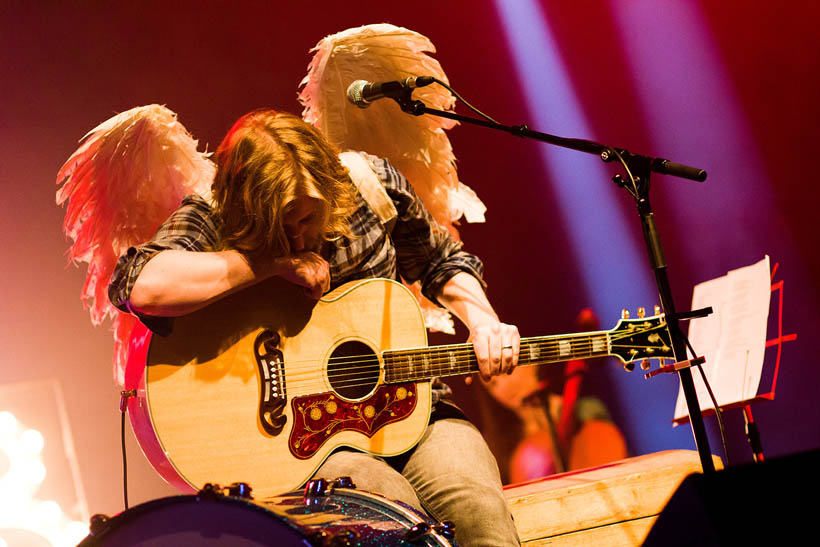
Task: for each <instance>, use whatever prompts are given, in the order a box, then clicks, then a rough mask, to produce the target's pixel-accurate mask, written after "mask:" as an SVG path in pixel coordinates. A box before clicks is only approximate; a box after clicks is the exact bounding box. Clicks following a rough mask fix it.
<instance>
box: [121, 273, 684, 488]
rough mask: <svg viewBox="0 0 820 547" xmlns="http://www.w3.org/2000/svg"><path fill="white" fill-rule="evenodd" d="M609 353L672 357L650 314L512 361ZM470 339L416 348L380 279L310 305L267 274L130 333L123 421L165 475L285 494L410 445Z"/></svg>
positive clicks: (398, 298)
mask: <svg viewBox="0 0 820 547" xmlns="http://www.w3.org/2000/svg"><path fill="white" fill-rule="evenodd" d="M605 355H615V356H617V357H619V358H620V359H621V360H622V361H624V362H629V361H634V360H638V359H644V358H648V357H671V356H672V349H671V347H670V338H669V333H668V330H667V326H666V321H665V319H664V317H663V316H662V315H658V316H654V317H649V318H638V319H622V320H620V321H619V323H618V325H617V326H616V327H615V328H614V329H612V330H610V331H599V332H587V333H581V334H569V335H563V336H542V337H535V338H522V339H521V352H520V365H536V364H546V363H556V362H562V361H567V360H569V359H576V358H584V357H598V356H605ZM477 370H478V365H477V361H476V358H475V354H474V352H473V347H472V345H471V344H452V345H444V346H437V347H427V335H426V330H425V328H424V322H423V320H422V315H421V311H420V309H419V306H418V303H417V300H416V298H415V297H414V296H413V295H412V294H411V293H410V291H409V290H408V289H406V288H405V287H404V286H403V285H402V284H400V283H397V282H395V281H390V280H385V279H368V280H362V281H355V282H351V283H347V284H345V285H343V286H341V287H339V288H337V289H336V290H334V291H332V292H330V293H328V294H327V295H325V296H324V297H323V298H321V299H320V300H319V301H318V302H317V301H313V300H310V299H309V298H307V297H306V296H305V295H304V294H303V293H302V291H301V290H299V289H298V288H296V287H295V286H294V285H292V284H289V283H287V282H285V281H284V280H281V279H279V278H274V279H271V280H269V281H266V282H263V283H260V284H257V285H255V286H252V287H250V288H248V289H245V290H243V291H240V292H237V293H235V294H233V295H230V296H228V297H226V298H224V299H222V300H220V301H218V302H215V303H213V304H211V305H209V306H208V307H206V308H203V309H201V310H199V311H197V312H194V313H192V314H190V315H186V316H183V317H178V318H176V319H175V320H174V327H173V332H172V334H171V335H170V336H167V337H162V336H158V335H152V334H151V332H150V331H148V330H147V329H146V328H145V327H144V326H142V325H141V324H140V325H139V326H138V327H136V328H135V332H134V334H133V335H132V339H131V344H130V354H129V361H128V366H127V368H126V386H125V387H126V389H135V390H136V392H137V396H136V397H134V398H131V399H130V400H129V402H128V405H129V415H130V419H131V424H132V426H133V428H134V432H135V435H136V437H137V440H138V442H139V444H140V447H141V448H142V450H143V452H144V454H145V455H146V457H147V458H148V460H149V461H150V462H151V464H152V465H153V466H154V468H155V469H156V470H157V471H158V472H159V474H160V475H161V476H162V477H163V478H165V480H167V481H168V482H169V483H171V484H173V485H175V486H177V487H178V488H179V489H181V490H183V491H196V490H198V489H200V488H202V486H204V485H205V484H206V483H217V484H222V485H225V484H231V483H234V482H245V483H247V484H249V485H250V486H251V487H252V488H253V489H254V494H255V497H256V498H257V499H263V498H265V497H268V496H275V495H278V494H280V493H282V492H285V491H289V490H292V489H294V488H297V487H298V486H299V485H300V484H302V483H303V482H304V481H306V480H307V479H308V478H310V477H311V475H312V474H313V473H314V471H315V470H316V469H317V468H318V467H319V465H321V463H322V462H323V461H324V459H325V458H326V457H327V456H328V455H329V454H330V453H331V452H332V451H333V450H334V449H336V448H338V447H341V446H348V447H353V448H355V449H357V450H361V451H364V452H370V453H373V454H377V455H381V456H391V455H396V454H400V453H402V452H405V451H406V450H409V449H410V448H412V447H413V446H414V445H415V444H416V442H418V440H419V439H420V438H421V435H422V433H423V432H424V430H425V428H426V426H427V423H428V419H429V415H430V410H431V379H432V378H434V377H440V376H452V375H459V374H470V373H473V372H477Z"/></svg>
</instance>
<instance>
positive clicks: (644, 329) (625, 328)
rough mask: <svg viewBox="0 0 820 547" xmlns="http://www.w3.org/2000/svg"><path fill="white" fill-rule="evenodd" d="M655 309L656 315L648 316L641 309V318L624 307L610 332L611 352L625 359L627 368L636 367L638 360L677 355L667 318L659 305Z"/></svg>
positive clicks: (639, 311)
mask: <svg viewBox="0 0 820 547" xmlns="http://www.w3.org/2000/svg"><path fill="white" fill-rule="evenodd" d="M655 311H656V315H653V316H652V317H645V315H646V314H645V312H644V311H643V308H638V317H637V318H635V319H630V318H629V312H628V311H627V310H624V311H623V312H622V317H621V320H620V321H618V324H617V325H616V326H615V328H614V329H612V330H611V331H609V340H610V350H609V352H610V353H611V354H612V355H615V356H616V357H618V358H619V359H620V360H621V361H623V362H624V364H625V368H626V369H627V370H632V369H633V368H634V362H635V361H641V360H644V361H645V360H646V359H666V358H670V359H674V357H675V354H674V352H673V349H672V337H671V336H670V335H669V329H668V328H667V324H666V317H665V316H664V315H663V314H662V313H658V312H659V311H660V310H659V309H658V308H657V307H656V308H655ZM642 366H643V368H648V367H647V366H645V365H642Z"/></svg>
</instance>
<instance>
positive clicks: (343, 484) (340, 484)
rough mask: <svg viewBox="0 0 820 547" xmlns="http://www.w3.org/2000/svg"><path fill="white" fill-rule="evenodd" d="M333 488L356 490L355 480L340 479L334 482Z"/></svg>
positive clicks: (348, 478)
mask: <svg viewBox="0 0 820 547" xmlns="http://www.w3.org/2000/svg"><path fill="white" fill-rule="evenodd" d="M333 488H350V489H353V488H356V485H355V484H353V479H351V478H350V477H339V478H337V479H335V480H334V481H333Z"/></svg>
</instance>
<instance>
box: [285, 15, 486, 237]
mask: <svg viewBox="0 0 820 547" xmlns="http://www.w3.org/2000/svg"><path fill="white" fill-rule="evenodd" d="M311 51H312V52H313V53H314V55H313V58H312V60H311V62H310V64H309V66H308V73H307V76H305V78H304V79H303V80H302V82H301V84H300V85H301V86H302V90H301V92H300V94H299V101H300V102H301V103H302V104H303V105H304V110H303V112H302V117H303V118H304V119H305V121H307V122H308V123H311V124H313V125H315V126H316V127H317V128H318V129H319V130H320V131H322V133H323V134H324V135H325V136H326V137H327V138H328V139H329V140H330V141H331V142H332V143H334V144H335V145H336V146H338V147H339V148H341V149H342V150H361V151H364V152H368V153H370V154H374V155H376V156H381V157H384V158H387V159H388V160H390V162H391V163H392V164H393V165H394V166H395V167H396V168H397V169H398V170H399V171H401V172H402V173H403V174H404V175H405V176H406V177H407V178H408V179H409V180H410V181H411V182H412V184H413V187H414V188H415V190H416V193H418V194H419V197H421V199H422V200H423V201H424V204H425V205H426V206H427V208H428V209H429V210H430V212H431V213H432V214H433V216H434V217H435V219H436V220H437V221H439V223H440V224H442V225H443V226H445V227H447V228H448V229H449V230H450V231H451V232H452V233H453V235H454V236H455V237H458V233H457V231H456V230H455V228H454V227H453V223H454V222H457V221H458V219H459V218H461V216H464V217H465V218H466V219H467V221H468V222H483V221H484V211H486V207H485V206H484V204H483V203H482V202H481V200H479V199H478V197H477V196H476V194H475V192H473V191H472V190H471V189H470V188H468V187H467V186H466V185H464V184H462V183H461V182H460V181H459V180H458V175H457V173H456V159H455V156H454V154H453V148H452V146H451V145H450V140H449V138H448V137H447V134H446V132H445V130H447V129H450V128H452V127H454V126H455V125H456V122H455V121H453V120H448V119H446V118H439V117H435V116H410V115H408V114H405V113H404V112H402V111H401V110H400V109H399V107H398V105H396V104H395V103H394V102H393V101H376V102H374V103H373V104H372V105H371V106H370V107H369V108H367V109H366V110H363V109H361V108H358V107H356V106H354V105H352V104H350V102H348V101H347V93H346V92H347V88H348V86H349V85H350V84H351V83H352V82H353V81H354V80H357V79H363V80H368V81H372V82H377V81H387V80H400V79H404V78H406V77H408V76H434V77H436V78H438V79H439V80H441V81H443V82H447V83H449V81H448V79H447V76H446V75H445V74H444V71H443V70H442V68H441V65H440V64H439V62H438V61H437V60H436V59H434V58H433V57H431V56H430V55H428V52H429V53H435V51H436V49H435V47H434V46H433V43H432V42H431V41H430V40H429V39H427V38H426V37H425V36H422V35H421V34H419V33H417V32H414V31H412V30H408V29H406V28H402V27H397V26H394V25H389V24H376V25H366V26H363V27H357V28H351V29H347V30H344V31H342V32H339V33H337V34H333V35H331V36H328V37H326V38H324V39H323V40H321V41H320V42H319V43H318V44H317V45H316V47H315V48H313V49H312V50H311ZM413 96H414V97H415V98H418V99H420V100H422V101H424V103H425V104H427V105H428V106H430V107H431V108H436V109H440V110H452V109H453V108H454V106H455V97H454V96H453V95H452V94H451V93H450V92H449V91H447V90H446V89H445V88H443V87H442V86H439V85H436V84H433V85H430V86H427V87H423V88H420V89H417V90H415V91H414V93H413Z"/></svg>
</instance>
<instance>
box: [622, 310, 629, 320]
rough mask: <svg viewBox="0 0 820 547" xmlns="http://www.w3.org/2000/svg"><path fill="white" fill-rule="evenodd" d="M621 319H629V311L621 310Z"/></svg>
mask: <svg viewBox="0 0 820 547" xmlns="http://www.w3.org/2000/svg"><path fill="white" fill-rule="evenodd" d="M621 319H629V310H628V309H626V308H624V309H622V310H621Z"/></svg>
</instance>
